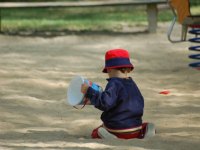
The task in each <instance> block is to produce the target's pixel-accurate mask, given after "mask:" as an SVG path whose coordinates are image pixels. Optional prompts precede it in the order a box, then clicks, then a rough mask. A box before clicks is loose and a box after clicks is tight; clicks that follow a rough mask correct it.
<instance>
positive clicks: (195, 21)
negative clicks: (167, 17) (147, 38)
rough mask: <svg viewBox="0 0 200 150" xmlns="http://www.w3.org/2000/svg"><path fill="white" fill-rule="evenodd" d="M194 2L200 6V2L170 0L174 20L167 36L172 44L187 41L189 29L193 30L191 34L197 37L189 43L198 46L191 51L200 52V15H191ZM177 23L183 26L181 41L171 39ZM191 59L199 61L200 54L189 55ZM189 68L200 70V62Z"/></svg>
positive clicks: (193, 0) (191, 48)
mask: <svg viewBox="0 0 200 150" xmlns="http://www.w3.org/2000/svg"><path fill="white" fill-rule="evenodd" d="M194 2H195V4H197V5H198V4H199V6H200V1H199V0H168V4H169V6H170V7H171V9H172V12H173V15H174V18H173V20H172V23H171V25H170V27H169V30H168V33H167V36H168V40H169V41H170V42H172V43H173V42H183V41H187V33H188V28H192V30H190V31H189V33H190V34H192V35H195V37H194V38H190V39H189V40H188V41H189V42H192V43H195V44H198V45H195V46H190V47H189V50H190V51H195V52H198V51H200V44H199V43H200V38H199V37H198V36H199V35H200V14H199V15H193V14H191V10H190V8H191V7H190V6H191V4H192V3H194ZM176 21H178V22H179V23H180V24H181V25H182V32H181V39H180V40H172V38H171V34H172V31H173V28H174V25H175V23H176ZM189 58H191V59H197V60H199V59H200V54H191V55H189ZM189 66H190V67H193V68H196V69H198V70H200V62H193V63H190V64H189Z"/></svg>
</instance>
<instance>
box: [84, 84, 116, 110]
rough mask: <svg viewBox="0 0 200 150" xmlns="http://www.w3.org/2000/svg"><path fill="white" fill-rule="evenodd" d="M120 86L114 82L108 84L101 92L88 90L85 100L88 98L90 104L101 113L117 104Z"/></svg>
mask: <svg viewBox="0 0 200 150" xmlns="http://www.w3.org/2000/svg"><path fill="white" fill-rule="evenodd" d="M119 91H120V86H119V84H117V83H116V82H108V84H107V86H106V88H105V90H104V91H103V92H99V91H95V90H94V89H92V88H91V87H89V88H88V91H87V93H86V96H85V97H86V98H89V99H90V101H91V104H92V105H94V106H95V107H96V108H98V109H100V110H102V111H108V110H109V109H111V108H113V107H114V106H115V105H116V104H117V100H118V93H119Z"/></svg>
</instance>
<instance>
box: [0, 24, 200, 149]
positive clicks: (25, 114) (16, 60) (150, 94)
mask: <svg viewBox="0 0 200 150" xmlns="http://www.w3.org/2000/svg"><path fill="white" fill-rule="evenodd" d="M167 27H168V24H167V25H163V24H159V30H158V33H157V34H145V33H141V34H127V35H126V34H114V35H106V34H98V35H95V34H90V35H66V36H60V37H54V38H42V37H20V36H5V35H0V85H1V86H0V102H1V105H0V149H20V150H21V149H76V150H77V149H80V150H90V149H108V150H111V149H115V150H132V149H134V150H150V149H151V150H152V149H155V150H158V149H159V150H172V149H174V150H197V149H198V147H199V146H200V144H199V141H200V117H199V114H200V72H199V71H197V70H194V69H191V68H189V67H188V63H190V62H192V61H193V60H190V59H188V54H189V53H190V52H189V51H188V50H187V48H188V46H189V45H190V43H188V42H185V43H177V44H171V43H170V42H169V41H168V40H167V37H166V30H167ZM176 32H177V33H178V31H176ZM177 37H178V34H177V36H176V38H177ZM116 47H121V48H125V49H128V50H129V51H130V54H131V57H132V62H133V63H134V64H135V71H134V72H133V73H132V74H131V76H132V77H133V78H134V80H135V81H136V83H137V84H138V86H139V87H140V89H141V92H142V93H143V96H144V98H145V112H144V118H143V120H144V121H150V122H153V123H155V125H156V127H157V135H156V136H155V137H153V138H151V139H147V140H93V139H91V138H90V134H91V131H92V129H93V128H95V127H97V126H98V125H99V124H101V121H100V119H99V117H100V114H101V112H100V111H99V110H97V109H95V108H93V107H92V106H86V107H85V108H84V109H83V110H76V109H74V108H73V107H71V106H69V105H66V103H65V99H66V90H67V87H68V84H69V82H70V80H71V79H72V78H73V77H74V76H75V75H83V76H84V77H87V78H88V79H89V80H91V81H95V82H97V83H98V84H99V85H101V86H103V87H104V86H105V85H106V80H105V78H106V77H107V76H106V75H105V74H103V73H101V70H102V68H103V65H104V53H105V51H106V50H107V49H111V48H116ZM162 90H169V91H170V93H169V94H168V95H161V94H159V92H160V91H162Z"/></svg>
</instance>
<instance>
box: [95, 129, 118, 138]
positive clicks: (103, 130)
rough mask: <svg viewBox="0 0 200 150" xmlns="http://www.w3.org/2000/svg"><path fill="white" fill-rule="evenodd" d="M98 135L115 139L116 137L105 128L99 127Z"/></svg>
mask: <svg viewBox="0 0 200 150" xmlns="http://www.w3.org/2000/svg"><path fill="white" fill-rule="evenodd" d="M98 135H99V136H100V137H101V138H102V139H116V138H117V137H116V136H115V135H113V134H111V133H110V132H108V131H107V130H106V129H105V128H103V127H100V128H99V129H98Z"/></svg>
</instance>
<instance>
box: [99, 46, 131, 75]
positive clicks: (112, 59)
mask: <svg viewBox="0 0 200 150" xmlns="http://www.w3.org/2000/svg"><path fill="white" fill-rule="evenodd" d="M123 67H126V68H131V69H134V66H133V65H132V64H131V62H130V56H129V53H128V51H127V50H125V49H112V50H109V51H107V52H106V54H105V67H104V69H103V72H104V73H107V69H115V68H123Z"/></svg>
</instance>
